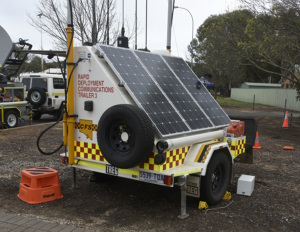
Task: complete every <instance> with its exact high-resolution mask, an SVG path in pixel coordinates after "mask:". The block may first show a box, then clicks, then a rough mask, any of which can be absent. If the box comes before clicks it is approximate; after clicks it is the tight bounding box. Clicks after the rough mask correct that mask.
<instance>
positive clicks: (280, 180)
mask: <svg viewBox="0 0 300 232" xmlns="http://www.w3.org/2000/svg"><path fill="white" fill-rule="evenodd" d="M225 107H228V106H225ZM225 110H226V108H225ZM256 110H257V111H263V110H264V111H266V110H270V109H269V108H263V109H256ZM272 110H273V109H272ZM258 122H259V133H260V134H259V135H260V137H259V138H260V145H261V146H262V149H261V150H259V151H254V164H252V165H249V164H240V163H235V164H234V173H235V174H234V182H233V184H232V185H230V186H229V188H228V190H229V191H230V192H231V193H232V200H231V201H223V202H222V203H221V204H219V205H217V206H215V207H211V208H209V209H208V210H202V211H200V210H198V204H199V200H198V199H195V198H188V200H187V212H188V213H189V214H190V216H189V217H188V218H187V219H185V220H180V219H178V217H177V216H178V215H179V213H180V190H179V188H178V187H174V188H167V187H161V186H156V185H152V184H145V183H142V182H137V181H131V180H127V179H123V178H116V177H112V176H105V175H103V176H101V178H100V181H99V182H98V183H91V182H89V181H88V178H89V176H90V174H91V173H89V172H86V171H82V170H78V171H77V188H75V189H73V188H72V178H71V170H70V168H69V167H65V166H63V165H61V160H60V157H59V155H57V154H56V155H53V156H43V155H41V154H40V153H39V152H38V150H37V147H36V140H37V136H38V134H39V133H40V132H41V131H42V130H43V129H44V128H46V126H47V125H46V124H42V125H34V126H29V127H25V126H24V127H20V128H16V129H10V130H1V131H0V139H1V145H0V208H1V209H2V210H3V211H5V212H7V213H15V214H21V215H30V216H34V217H36V218H39V219H42V220H45V221H55V222H60V223H64V224H72V225H76V226H79V227H84V228H93V229H98V230H99V231H145V230H146V231H170V230H172V231H192V230H197V231H202V230H203V231H204V230H205V231H216V230H218V231H219V230H221V231H299V228H300V210H299V209H300V202H299V201H300V200H299V199H300V197H299V192H300V168H299V167H300V159H299V155H300V143H299V142H300V139H299V135H300V132H299V131H300V118H294V119H293V123H292V125H291V126H290V128H288V129H282V127H281V126H282V123H283V118H277V117H259V118H258ZM61 139H62V125H61V124H59V125H57V126H56V127H55V128H54V129H53V130H51V131H50V132H49V133H47V134H46V139H44V140H43V141H42V144H43V148H44V149H49V150H51V149H52V148H55V147H57V146H58V145H59V144H60V143H61ZM285 145H289V146H294V147H295V150H294V151H285V150H283V149H282V147H283V146H285ZM39 166H48V167H52V168H54V169H56V170H58V171H59V178H60V182H61V187H62V193H63V195H64V198H63V199H60V200H56V201H52V202H49V203H44V204H37V205H29V204H27V203H25V202H22V201H21V200H19V199H18V197H17V194H18V191H19V183H20V178H21V171H22V170H23V169H26V168H30V167H39ZM241 174H248V175H253V176H255V178H256V182H255V190H254V192H253V194H252V196H251V197H245V196H239V195H236V184H237V179H238V178H239V177H240V175H241Z"/></svg>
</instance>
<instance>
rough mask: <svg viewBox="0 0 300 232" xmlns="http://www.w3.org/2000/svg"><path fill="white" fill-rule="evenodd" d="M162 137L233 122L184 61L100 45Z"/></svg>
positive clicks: (109, 62)
mask: <svg viewBox="0 0 300 232" xmlns="http://www.w3.org/2000/svg"><path fill="white" fill-rule="evenodd" d="M97 46H98V48H99V49H100V52H101V53H103V54H104V58H105V60H106V61H107V62H108V64H109V66H110V67H111V68H112V69H113V71H114V72H115V73H116V75H117V77H118V78H119V79H120V81H121V82H122V83H124V87H125V88H126V89H127V91H128V93H129V94H130V96H131V97H132V98H133V100H134V101H135V102H136V104H137V105H138V106H139V107H141V108H143V109H144V111H145V112H146V114H147V115H148V116H149V118H150V119H151V121H152V122H153V124H154V126H155V127H156V129H157V131H158V132H159V134H160V135H161V136H162V137H166V136H172V135H177V134H183V133H190V132H193V131H200V130H207V129H211V128H217V127H221V126H225V125H228V124H229V122H230V119H229V118H228V116H227V115H226V114H225V112H224V111H223V110H222V108H221V107H220V106H219V105H218V103H217V102H216V101H215V99H214V98H213V97H212V96H211V95H210V93H209V92H208V91H207V89H206V88H205V87H204V86H203V85H202V87H201V88H200V89H197V88H196V86H197V82H198V81H199V79H198V78H197V76H196V75H195V74H194V73H193V71H192V70H191V69H190V67H189V66H188V65H187V64H186V63H185V61H184V60H183V59H181V58H177V57H170V56H160V55H157V54H152V53H147V52H141V51H133V50H129V49H124V48H117V47H112V46H107V45H97Z"/></svg>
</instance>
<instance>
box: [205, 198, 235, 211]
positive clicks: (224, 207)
mask: <svg viewBox="0 0 300 232" xmlns="http://www.w3.org/2000/svg"><path fill="white" fill-rule="evenodd" d="M232 202H233V200H231V201H230V202H229V203H228V204H227V205H226V206H223V207H218V208H213V209H206V210H205V214H206V213H207V212H208V211H211V210H220V209H226V208H227V207H229V206H230V205H231V204H232Z"/></svg>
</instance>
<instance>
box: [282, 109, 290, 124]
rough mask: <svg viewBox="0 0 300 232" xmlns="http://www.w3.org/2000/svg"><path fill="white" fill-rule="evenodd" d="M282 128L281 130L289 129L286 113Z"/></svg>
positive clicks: (286, 113)
mask: <svg viewBox="0 0 300 232" xmlns="http://www.w3.org/2000/svg"><path fill="white" fill-rule="evenodd" d="M282 127H283V128H289V120H288V111H286V112H285V115H284V120H283V125H282Z"/></svg>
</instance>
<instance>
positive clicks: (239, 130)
mask: <svg viewBox="0 0 300 232" xmlns="http://www.w3.org/2000/svg"><path fill="white" fill-rule="evenodd" d="M244 131H245V122H243V121H231V122H230V124H229V126H228V128H227V134H234V136H235V137H241V136H243V135H244Z"/></svg>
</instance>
